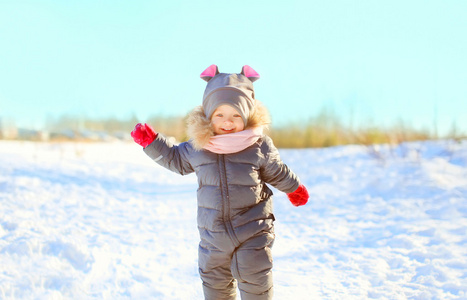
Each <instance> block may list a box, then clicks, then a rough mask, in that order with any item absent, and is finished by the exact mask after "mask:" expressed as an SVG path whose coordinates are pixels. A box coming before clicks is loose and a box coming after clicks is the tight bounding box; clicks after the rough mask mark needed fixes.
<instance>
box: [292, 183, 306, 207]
mask: <svg viewBox="0 0 467 300" xmlns="http://www.w3.org/2000/svg"><path fill="white" fill-rule="evenodd" d="M287 197H289V200H290V202H292V204H293V205H295V206H301V205H305V204H306V203H307V202H308V198H310V195H308V191H307V190H306V187H305V186H304V185H303V184H301V185H299V186H298V188H297V189H296V190H295V192H292V193H289V194H287Z"/></svg>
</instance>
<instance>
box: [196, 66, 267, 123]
mask: <svg viewBox="0 0 467 300" xmlns="http://www.w3.org/2000/svg"><path fill="white" fill-rule="evenodd" d="M200 77H201V78H202V79H204V80H206V81H207V82H208V84H207V86H206V90H205V91H204V96H203V109H204V113H205V114H206V117H207V118H208V119H210V118H211V116H212V114H213V113H214V111H215V110H216V109H217V108H218V107H219V106H221V105H223V104H228V105H230V106H232V107H233V108H235V109H236V110H237V111H238V112H239V113H240V115H241V117H242V119H243V123H244V124H245V126H246V124H247V121H248V117H249V115H250V113H251V112H252V111H253V109H254V107H255V92H254V89H253V82H254V81H256V80H257V79H259V74H258V73H256V71H255V70H253V69H252V68H251V67H249V66H247V65H245V66H243V68H242V72H241V73H240V74H236V73H233V74H229V73H219V69H218V68H217V66H216V65H211V66H210V67H208V68H207V69H206V70H204V72H203V73H201V75H200Z"/></svg>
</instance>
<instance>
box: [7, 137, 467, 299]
mask: <svg viewBox="0 0 467 300" xmlns="http://www.w3.org/2000/svg"><path fill="white" fill-rule="evenodd" d="M280 153H281V157H282V159H283V160H284V161H285V162H286V163H287V164H288V165H289V166H290V167H291V168H292V169H293V170H294V171H295V172H296V173H297V174H298V175H299V176H300V178H301V180H302V182H303V183H304V184H305V185H306V186H307V187H308V190H309V192H310V195H311V199H310V202H309V203H308V204H307V205H306V206H304V207H299V208H296V207H294V206H292V205H291V204H290V203H289V202H288V200H287V198H286V196H285V195H284V194H283V193H281V192H279V191H275V200H274V201H275V215H276V223H275V225H276V242H275V244H274V248H273V255H274V281H275V299H467V201H466V200H467V141H450V140H449V141H428V142H413V143H405V144H401V145H399V146H390V145H378V146H372V147H365V146H343V147H334V148H327V149H304V150H286V149H282V150H280ZM196 182H197V181H196V176H195V175H189V176H185V177H183V176H179V175H177V174H174V173H171V172H170V171H167V170H165V169H163V168H161V167H160V166H158V165H157V164H155V163H153V162H152V161H151V160H150V159H149V158H148V157H147V156H146V155H145V154H144V153H143V152H142V150H141V148H140V147H139V146H138V145H136V144H126V143H91V144H86V143H56V144H54V143H32V142H17V141H16V142H12V141H0V203H1V206H0V298H2V299H202V298H203V295H202V289H201V281H200V279H199V277H198V269H197V249H198V238H199V237H198V232H197V227H196V189H197V183H196Z"/></svg>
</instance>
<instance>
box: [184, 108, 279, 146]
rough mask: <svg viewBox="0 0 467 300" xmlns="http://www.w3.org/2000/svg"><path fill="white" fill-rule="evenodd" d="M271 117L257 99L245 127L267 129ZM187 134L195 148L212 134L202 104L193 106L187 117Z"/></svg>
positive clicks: (201, 144)
mask: <svg viewBox="0 0 467 300" xmlns="http://www.w3.org/2000/svg"><path fill="white" fill-rule="evenodd" d="M270 123H271V118H270V115H269V112H268V110H267V108H266V107H265V106H264V105H263V104H262V103H261V102H260V101H258V100H256V106H255V109H254V110H253V112H252V113H251V114H250V115H249V117H248V120H247V123H246V127H245V129H250V128H255V127H262V128H263V129H267V127H268V125H269V124H270ZM187 135H188V138H189V139H190V143H191V144H192V145H193V148H194V149H196V150H201V149H203V148H204V146H205V145H206V144H207V143H208V142H209V139H210V138H211V137H212V136H214V130H213V128H212V125H211V120H210V119H209V118H208V117H206V114H205V112H204V108H203V106H201V105H200V106H197V107H195V108H194V109H193V110H192V111H191V112H190V113H189V114H188V117H187Z"/></svg>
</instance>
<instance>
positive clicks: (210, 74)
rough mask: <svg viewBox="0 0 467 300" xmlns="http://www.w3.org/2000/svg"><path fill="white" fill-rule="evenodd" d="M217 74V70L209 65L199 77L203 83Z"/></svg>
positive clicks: (214, 66)
mask: <svg viewBox="0 0 467 300" xmlns="http://www.w3.org/2000/svg"><path fill="white" fill-rule="evenodd" d="M217 74H219V69H218V68H217V66H216V65H210V66H209V67H208V68H207V69H206V70H204V71H203V73H201V75H199V77H201V79H203V80H205V81H209V80H211V79H212V78H213V77H214V76H216V75H217Z"/></svg>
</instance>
